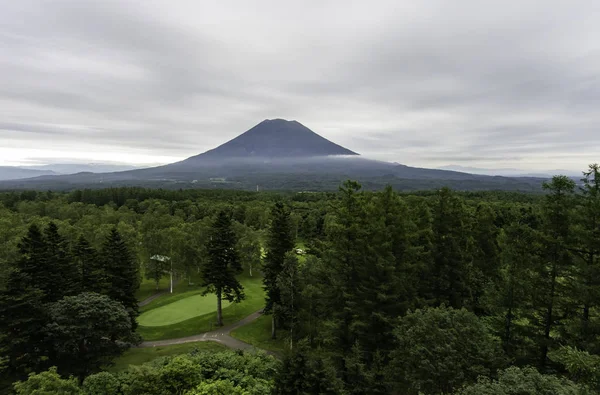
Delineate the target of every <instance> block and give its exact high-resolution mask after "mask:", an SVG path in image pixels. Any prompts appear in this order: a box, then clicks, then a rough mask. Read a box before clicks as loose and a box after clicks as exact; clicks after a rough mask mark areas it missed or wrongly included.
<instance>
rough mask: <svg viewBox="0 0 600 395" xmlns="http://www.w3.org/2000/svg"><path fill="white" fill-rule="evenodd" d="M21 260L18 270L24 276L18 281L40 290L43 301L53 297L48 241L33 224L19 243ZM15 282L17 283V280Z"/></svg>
mask: <svg viewBox="0 0 600 395" xmlns="http://www.w3.org/2000/svg"><path fill="white" fill-rule="evenodd" d="M19 254H20V258H19V261H18V262H17V264H16V268H17V269H18V271H19V272H20V273H21V274H22V276H20V277H19V280H18V281H24V282H26V283H23V284H22V286H23V287H26V286H29V287H31V288H34V289H39V290H41V291H42V293H43V298H44V300H43V301H48V300H49V299H51V297H52V289H51V287H52V285H53V283H54V281H48V276H51V277H52V278H53V277H54V273H53V270H52V267H51V266H50V265H49V261H48V260H47V259H46V240H45V239H44V236H43V235H42V232H41V231H40V228H39V227H38V226H37V225H36V224H31V225H30V226H29V229H28V230H27V234H26V235H25V236H24V237H23V239H22V240H21V242H20V243H19ZM15 281H17V280H16V279H15Z"/></svg>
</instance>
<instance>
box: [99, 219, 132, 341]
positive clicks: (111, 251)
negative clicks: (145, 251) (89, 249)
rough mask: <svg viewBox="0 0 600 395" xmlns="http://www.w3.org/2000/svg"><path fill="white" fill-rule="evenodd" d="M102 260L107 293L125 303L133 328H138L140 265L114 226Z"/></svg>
mask: <svg viewBox="0 0 600 395" xmlns="http://www.w3.org/2000/svg"><path fill="white" fill-rule="evenodd" d="M100 259H101V261H102V264H103V269H104V272H105V274H106V281H107V284H108V288H107V290H106V295H107V296H108V297H110V298H112V299H113V300H116V301H119V302H121V303H123V306H125V309H126V310H127V312H128V313H129V316H130V317H131V324H132V329H133V330H135V329H136V328H137V321H136V318H137V316H138V315H139V310H138V301H137V299H136V297H135V292H136V291H137V290H138V288H139V286H140V278H139V273H138V266H137V263H136V262H135V260H134V259H133V257H132V255H131V252H130V251H129V249H128V248H127V245H126V244H125V241H124V240H123V239H122V238H121V235H120V234H119V232H118V231H117V228H116V227H114V228H112V230H111V231H110V233H109V234H108V236H107V237H106V240H105V241H104V244H103V246H102V251H101V258H100Z"/></svg>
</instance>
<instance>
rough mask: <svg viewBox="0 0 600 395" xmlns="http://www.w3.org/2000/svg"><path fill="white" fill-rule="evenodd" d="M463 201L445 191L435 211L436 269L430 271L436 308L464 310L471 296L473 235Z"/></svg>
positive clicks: (431, 296) (431, 297)
mask: <svg viewBox="0 0 600 395" xmlns="http://www.w3.org/2000/svg"><path fill="white" fill-rule="evenodd" d="M466 222H467V212H466V209H465V207H464V204H463V201H462V200H461V199H460V198H459V197H458V196H456V195H455V194H454V193H453V192H452V191H451V190H450V189H448V188H442V189H441V190H440V191H439V193H438V194H437V199H436V202H435V205H434V209H433V236H434V243H433V246H434V247H433V266H432V267H431V268H430V269H429V274H428V277H429V281H430V283H429V288H430V292H431V294H430V299H431V302H432V303H433V305H435V306H437V305H440V304H447V305H448V306H450V307H454V308H461V307H463V305H464V303H465V300H466V299H467V298H468V297H469V296H470V286H469V283H468V280H469V279H468V264H469V257H468V250H469V240H468V237H469V232H468V226H467V223H466Z"/></svg>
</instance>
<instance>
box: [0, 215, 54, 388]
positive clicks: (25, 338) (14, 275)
mask: <svg viewBox="0 0 600 395" xmlns="http://www.w3.org/2000/svg"><path fill="white" fill-rule="evenodd" d="M45 252H46V244H45V242H44V238H43V235H42V233H41V232H40V230H39V228H38V227H37V225H35V224H32V225H31V226H30V227H29V230H28V232H27V234H26V235H25V236H24V237H23V239H22V240H21V242H20V243H19V254H20V258H19V259H18V261H17V262H16V264H15V265H14V267H13V268H12V269H11V271H10V272H9V275H8V279H7V282H6V286H5V288H4V289H3V290H2V291H1V292H0V355H2V357H0V371H2V370H3V371H4V373H5V374H7V375H8V376H9V377H15V376H16V377H21V378H22V377H23V376H24V375H26V374H27V373H28V372H30V371H33V370H36V369H38V368H40V367H42V366H43V360H44V357H45V356H47V347H46V346H47V344H46V342H45V339H44V336H43V331H42V329H43V327H44V325H45V324H46V310H45V309H44V302H45V301H46V300H47V297H48V296H47V295H48V294H47V293H46V292H47V291H48V288H47V285H48V284H47V283H46V282H45V281H44V278H45V275H46V274H47V273H48V272H49V268H48V267H47V266H46V264H47V262H48V261H47V260H46V259H45Z"/></svg>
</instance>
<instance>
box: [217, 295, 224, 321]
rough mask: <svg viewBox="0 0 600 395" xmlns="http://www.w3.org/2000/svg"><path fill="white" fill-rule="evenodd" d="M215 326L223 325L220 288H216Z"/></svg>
mask: <svg viewBox="0 0 600 395" xmlns="http://www.w3.org/2000/svg"><path fill="white" fill-rule="evenodd" d="M217 326H223V311H222V309H221V288H218V289H217Z"/></svg>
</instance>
